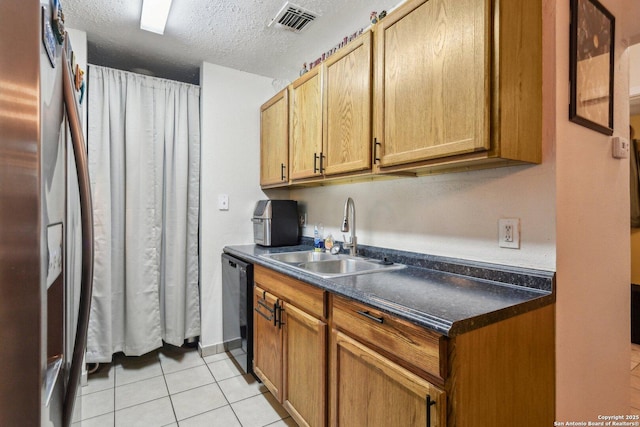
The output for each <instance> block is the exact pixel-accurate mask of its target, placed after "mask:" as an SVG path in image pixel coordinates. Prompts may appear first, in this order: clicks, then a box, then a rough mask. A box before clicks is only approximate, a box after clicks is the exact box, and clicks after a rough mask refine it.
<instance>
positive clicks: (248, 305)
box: [222, 253, 255, 377]
mask: <svg viewBox="0 0 640 427" xmlns="http://www.w3.org/2000/svg"><path fill="white" fill-rule="evenodd" d="M222 339H223V342H224V348H225V350H226V351H227V352H228V353H229V354H230V355H231V357H233V358H234V359H235V361H236V363H237V364H238V365H239V366H240V367H241V368H242V369H243V370H244V372H246V373H247V374H252V375H254V377H255V374H254V373H253V264H250V263H248V262H246V261H243V260H241V259H238V258H235V257H232V256H231V255H229V254H225V253H223V254H222Z"/></svg>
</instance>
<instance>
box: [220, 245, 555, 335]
mask: <svg viewBox="0 0 640 427" xmlns="http://www.w3.org/2000/svg"><path fill="white" fill-rule="evenodd" d="M312 249H313V248H312V246H310V245H308V242H306V241H303V244H301V245H298V246H285V247H278V248H268V247H262V246H258V245H239V246H227V247H225V248H224V252H226V253H228V254H230V255H233V256H236V257H238V258H241V259H244V260H246V261H248V262H250V263H253V264H259V265H262V266H265V267H269V268H271V269H273V270H275V271H278V272H280V273H284V274H287V275H289V276H291V277H293V278H295V279H298V280H301V281H303V282H306V283H309V284H311V285H314V286H318V287H320V288H322V289H325V290H327V291H329V292H333V293H334V294H337V295H342V296H346V297H348V298H351V299H354V300H356V301H359V302H362V303H365V304H368V305H370V306H372V307H374V308H376V309H378V310H381V311H383V312H386V313H388V314H392V315H395V316H398V317H400V318H403V319H405V320H408V321H410V322H413V323H415V324H418V325H420V326H423V327H426V328H429V329H432V330H434V331H436V332H439V333H441V334H444V335H447V336H455V335H459V334H462V333H464V332H468V331H471V330H473V329H477V328H481V327H483V326H486V325H488V324H491V323H494V322H497V321H500V320H504V319H507V318H509V317H512V316H515V315H518V314H521V313H525V312H527V311H530V310H533V309H536V308H539V307H542V306H545V305H548V304H551V303H553V302H554V301H555V293H554V292H553V289H554V285H555V273H554V272H552V271H543V270H534V269H526V268H518V267H511V266H501V265H496V264H489V263H480V262H474V261H468V260H459V259H454V258H446V257H436V256H431V255H423V254H416V253H411V252H402V251H396V250H389V249H381V248H374V247H368V246H359V247H358V249H359V251H358V252H359V255H362V256H366V257H369V258H376V259H382V258H385V257H386V258H388V259H389V260H391V261H393V262H398V263H402V264H405V265H407V268H404V269H400V270H391V271H386V272H376V273H371V274H361V275H355V276H345V277H336V278H330V279H325V278H321V277H318V276H315V275H313V274H310V273H306V272H304V271H300V270H298V269H294V268H291V267H289V266H286V265H283V264H282V263H278V262H275V261H272V260H270V259H268V258H264V257H261V256H260V255H263V254H270V253H282V252H292V251H303V250H312Z"/></svg>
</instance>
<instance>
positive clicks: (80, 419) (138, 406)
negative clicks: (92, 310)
mask: <svg viewBox="0 0 640 427" xmlns="http://www.w3.org/2000/svg"><path fill="white" fill-rule="evenodd" d="M639 348H640V346H639ZM639 354H640V352H639ZM639 379H640V377H639ZM81 393H82V396H81V398H80V399H81V404H80V405H77V407H76V409H77V410H76V413H75V416H74V420H77V421H76V422H75V423H74V424H72V426H74V427H107V426H108V427H120V426H126V427H134V426H140V427H162V426H176V427H177V426H179V427H199V426H207V427H215V426H221V427H233V426H238V427H264V426H270V427H286V426H289V427H294V426H297V424H296V423H295V422H294V421H293V419H291V417H289V414H288V413H287V412H286V411H285V410H284V409H283V408H282V406H280V404H279V403H278V402H277V401H276V400H275V399H274V398H273V396H272V395H271V394H270V393H269V392H268V391H267V389H266V388H265V387H264V386H263V385H262V384H260V383H259V382H257V381H256V380H255V379H253V377H251V376H250V375H242V373H241V372H240V371H239V370H238V368H237V367H236V366H235V364H234V363H233V361H232V359H230V358H229V355H228V354H227V353H221V354H216V355H214V356H209V357H205V358H202V357H200V355H199V353H198V351H197V350H196V349H192V348H177V347H173V346H169V345H167V346H165V347H164V348H162V349H159V350H157V351H154V352H151V353H149V354H147V355H144V356H141V357H125V356H122V355H116V356H114V360H113V362H112V363H111V364H108V365H101V367H100V369H99V370H98V371H97V372H96V373H94V374H91V375H90V376H89V382H88V384H87V385H86V386H85V387H82V390H81Z"/></svg>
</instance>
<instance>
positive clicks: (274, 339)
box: [253, 286, 282, 402]
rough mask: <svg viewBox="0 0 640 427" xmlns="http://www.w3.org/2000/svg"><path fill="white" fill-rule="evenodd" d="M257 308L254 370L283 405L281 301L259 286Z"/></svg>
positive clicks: (254, 299)
mask: <svg viewBox="0 0 640 427" xmlns="http://www.w3.org/2000/svg"><path fill="white" fill-rule="evenodd" d="M253 306H254V312H253V340H254V341H253V370H254V372H255V373H256V375H258V377H259V378H260V379H261V380H262V383H263V384H264V385H265V386H266V387H267V388H268V389H269V391H271V393H273V395H274V396H275V397H276V398H277V399H278V401H280V402H281V401H282V329H281V327H280V324H279V322H278V318H277V316H278V315H279V313H278V311H279V310H278V307H279V301H278V299H277V298H276V297H275V296H273V295H271V294H270V293H269V292H266V291H264V290H262V289H261V288H259V287H257V286H256V287H255V288H254V293H253Z"/></svg>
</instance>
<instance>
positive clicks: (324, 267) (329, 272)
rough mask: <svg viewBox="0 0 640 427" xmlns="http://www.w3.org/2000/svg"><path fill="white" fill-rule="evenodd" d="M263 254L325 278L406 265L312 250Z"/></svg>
mask: <svg viewBox="0 0 640 427" xmlns="http://www.w3.org/2000/svg"><path fill="white" fill-rule="evenodd" d="M261 256H262V257H264V258H269V259H272V260H273V261H276V262H280V263H283V264H286V265H288V266H289V267H292V268H295V269H298V270H301V271H305V272H307V273H311V274H314V275H316V276H320V277H323V278H329V277H342V276H351V275H356V274H366V273H375V272H382V271H389V270H397V269H400V268H404V267H405V266H404V265H402V264H385V263H382V262H380V261H378V260H375V259H370V258H361V257H355V256H350V255H344V254H340V255H331V254H328V253H325V252H312V251H305V252H286V253H280V254H264V255H261Z"/></svg>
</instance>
